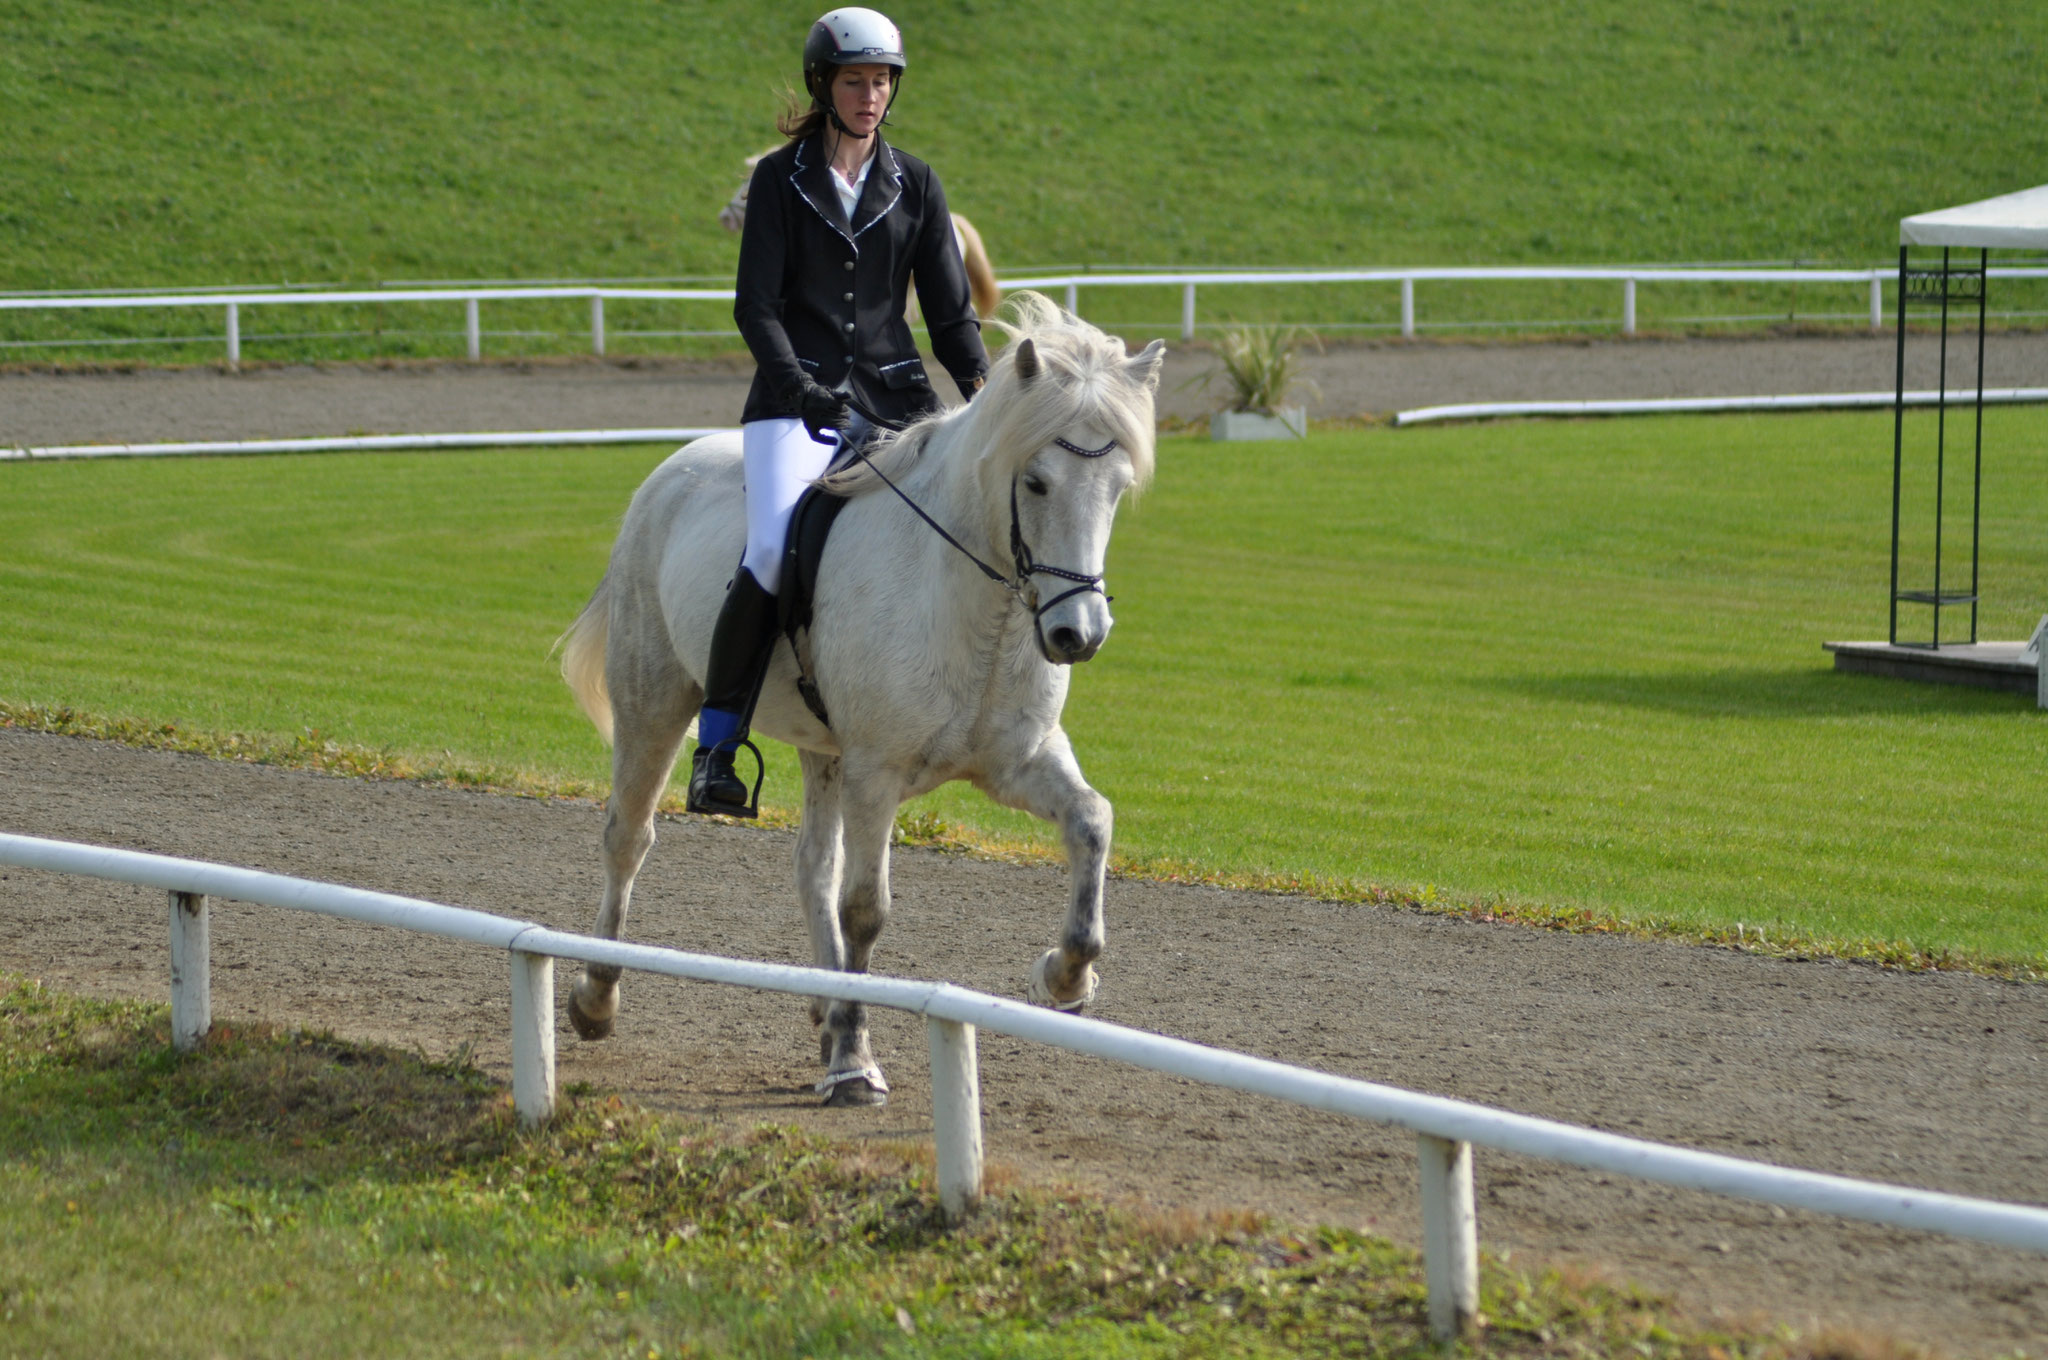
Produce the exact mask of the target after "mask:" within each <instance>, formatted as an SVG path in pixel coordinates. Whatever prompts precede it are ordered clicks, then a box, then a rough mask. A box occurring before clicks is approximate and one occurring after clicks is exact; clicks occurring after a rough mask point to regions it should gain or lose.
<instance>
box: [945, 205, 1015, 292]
mask: <svg viewBox="0 0 2048 1360" xmlns="http://www.w3.org/2000/svg"><path fill="white" fill-rule="evenodd" d="M953 235H954V236H955V237H957V238H958V239H959V242H960V258H961V259H962V260H963V261H964V262H965V263H966V265H967V291H968V292H969V293H970V294H971V295H972V296H973V298H974V310H975V312H976V313H977V314H978V315H980V316H992V315H994V313H995V310H996V308H997V307H998V306H1000V305H1002V301H1003V290H1002V289H1001V288H999V287H997V286H996V267H995V266H994V265H993V264H990V263H989V258H988V247H987V246H985V245H983V244H982V243H981V233H980V232H978V231H976V230H975V229H974V224H973V223H972V222H970V221H968V220H967V219H966V218H964V217H962V216H961V215H960V214H959V213H954V214H953Z"/></svg>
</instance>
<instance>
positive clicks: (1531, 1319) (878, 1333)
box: [0, 975, 1833, 1360]
mask: <svg viewBox="0 0 2048 1360" xmlns="http://www.w3.org/2000/svg"><path fill="white" fill-rule="evenodd" d="M167 1019H168V1018H167V1016H166V1014H165V1011H164V1008H163V1007H161V1006H139V1005H134V1004H106V1003H95V1002H86V1001H80V1000H78V999H75V998H71V997H66V996H62V995H58V994H53V993H51V992H48V991H46V990H44V989H43V988H41V987H40V986H37V985H35V984H33V983H26V982H24V981H23V980H22V979H19V978H11V977H8V976H5V975H0V1327H4V1332H0V1335H4V1336H5V1338H6V1339H5V1342H4V1343H0V1349H4V1350H5V1351H6V1352H7V1353H8V1354H9V1355H37V1356H49V1357H69V1356H77V1357H90V1358H91V1360H99V1357H102V1356H107V1355H120V1356H124V1357H158V1356H162V1357H178V1356H211V1355H221V1354H232V1355H237V1356H251V1357H257V1356H266V1357H267V1356H279V1357H292V1360H302V1358H303V1357H321V1356H354V1355H361V1354H364V1353H366V1351H374V1352H375V1353H377V1354H380V1355H391V1356H437V1357H438V1356H502V1355H512V1354H517V1355H522V1356H555V1355H564V1356H567V1355H575V1356H615V1357H619V1358H620V1360H673V1357H683V1356H762V1357H785V1356H797V1355H805V1356H819V1357H823V1356H836V1355H858V1356H890V1357H896V1358H897V1360H923V1358H925V1357H961V1358H962V1360H965V1358H966V1357H996V1356H1003V1357H1032V1358H1034V1360H1062V1358H1064V1357H1073V1358H1074V1360H1082V1358H1083V1357H1085V1358H1086V1360H1097V1358H1098V1357H1116V1358H1121V1360H1143V1358H1145V1357H1153V1356H1160V1357H1166V1356H1181V1357H1246V1360H1255V1358H1257V1357H1268V1356H1271V1357H1280V1356H1294V1355H1332V1354H1345V1355H1362V1356H1363V1355H1369V1356H1374V1357H1384V1358H1385V1360H1401V1358H1403V1357H1412V1358H1413V1360H1422V1357H1427V1356H1434V1355H1438V1354H1442V1353H1443V1352H1441V1351H1439V1350H1438V1349H1437V1348H1436V1347H1435V1346H1434V1345H1433V1344H1432V1343H1431V1342H1429V1341H1428V1340H1427V1336H1426V1331H1427V1328H1426V1307H1425V1303H1424V1299H1425V1289H1424V1286H1423V1283H1422V1279H1421V1274H1422V1271H1421V1263H1420V1262H1419V1261H1418V1260H1417V1259H1416V1257H1415V1255H1414V1254H1413V1253H1411V1252H1408V1251H1404V1250H1402V1249H1400V1248H1398V1247H1395V1246H1393V1245H1391V1244H1389V1243H1387V1242H1384V1241H1381V1240H1378V1239H1374V1238H1367V1237H1363V1236H1360V1235H1359V1234H1357V1233H1353V1232H1346V1231H1339V1230H1333V1229H1326V1230H1321V1231H1298V1230H1289V1229H1287V1228H1286V1227H1284V1226H1282V1225H1271V1224H1263V1223H1259V1222H1256V1221H1254V1220H1251V1219H1249V1218H1241V1219H1240V1220H1238V1221H1227V1220H1222V1219H1219V1220H1216V1221H1212V1222H1200V1221H1185V1222H1177V1223H1168V1222H1161V1221H1157V1220H1151V1219H1147V1218H1146V1217H1145V1216H1143V1215H1140V1214H1137V1213H1134V1212H1132V1211H1129V1210H1125V1209H1117V1208H1111V1207H1107V1206H1105V1205H1103V1204H1102V1203H1101V1202H1099V1201H1096V1200H1091V1199H1088V1198H1085V1197H1082V1196H1078V1195H1075V1196H1056V1195H1051V1194H1047V1193H1044V1192H1041V1191H1032V1190H1021V1189H1015V1188H1010V1189H997V1190H995V1191H993V1192H992V1193H991V1194H990V1195H989V1197H988V1198H987V1199H986V1200H985V1201H984V1204H983V1207H982V1209H981V1211H980V1212H979V1213H978V1214H977V1215H976V1216H975V1217H974V1218H973V1219H972V1220H970V1221H969V1223H968V1224H966V1225H965V1226H964V1227H949V1226H948V1225H947V1224H946V1223H945V1221H944V1220H943V1218H942V1217H941V1215H940V1213H939V1212H938V1206H937V1203H936V1197H935V1195H934V1194H933V1192H932V1189H931V1184H930V1171H929V1167H928V1165H926V1164H924V1163H923V1162H922V1161H921V1159H920V1158H919V1157H918V1155H917V1153H916V1152H915V1151H914V1150H911V1149H900V1150H895V1151H890V1150H875V1149H866V1150H859V1149H853V1148H848V1147H844V1146H837V1145H834V1144H832V1143H829V1142H827V1141H825V1140H823V1139H820V1138H816V1137H811V1136H807V1135H804V1134H800V1133H797V1132H795V1131H793V1130H789V1129H779V1128H773V1127H768V1126H763V1127H762V1128H761V1129H759V1130H757V1131H755V1133H754V1134H753V1135H752V1136H749V1137H739V1138H735V1137H730V1136H722V1135H720V1134H718V1133H716V1132H714V1131H712V1130H708V1129H704V1128H701V1127H696V1126H693V1125H690V1124H688V1123H686V1122H684V1121H681V1120H677V1119H673V1118H664V1117H661V1116H656V1115H652V1114H649V1113H648V1112H646V1111H644V1110H640V1109H637V1108H633V1107H629V1106H624V1105H622V1104H621V1103H620V1102H619V1101H618V1100H616V1099H608V1098H605V1097H603V1096H601V1095H594V1094H592V1093H589V1092H583V1093H580V1094H579V1093H571V1094H570V1095H569V1096H568V1097H567V1098H566V1099H565V1100H564V1102H563V1104H562V1106H561V1108H560V1111H559V1114H558V1117H557V1119H556V1120H555V1122H554V1123H553V1124H552V1125H551V1126H550V1127H549V1128H548V1129H547V1130H546V1131H544V1132H540V1133H522V1132H521V1131H519V1130H518V1129H517V1128H516V1127H515V1126H514V1124H513V1122H512V1118H511V1109H510V1101H509V1099H508V1098H507V1096H506V1095H505V1093H504V1092H503V1091H502V1090H501V1089H498V1088H496V1087H494V1086H493V1084H492V1083H490V1082H488V1081H486V1080H484V1079H483V1078H482V1077H481V1076H480V1075H479V1074H478V1073H477V1072H476V1071H475V1070H474V1069H472V1068H468V1067H466V1066H464V1065H462V1064H461V1063H459V1062H457V1063H451V1064H446V1065H439V1064H428V1063H424V1062H421V1061H419V1060H418V1059H415V1058H408V1057H405V1056H403V1055H400V1054H395V1053H391V1052H389V1051H385V1050H379V1049H372V1048H363V1047H360V1046H355V1045H350V1044H345V1043H342V1042H339V1041H336V1040H334V1039H333V1038H331V1037H328V1036H320V1035H310V1034H303V1033H291V1032H277V1031H272V1030H266V1029H258V1030H252V1031H246V1032H234V1033H230V1032H227V1031H225V1030H219V1031H217V1032H216V1033H215V1034H214V1035H213V1036H212V1037H211V1038H210V1039H209V1040H208V1041H207V1043H205V1044H204V1045H203V1046H202V1047H201V1048H200V1049H199V1050H198V1051H197V1052H195V1053H193V1054H189V1055H186V1054H179V1053H176V1052H174V1051H173V1050H172V1049H171V1047H170V1045H169V1043H168V1042H167V1035H166V1031H167V1030H168V1023H167ZM1480 1308H1481V1311H1482V1314H1483V1315H1484V1316H1485V1317H1486V1319H1487V1332H1486V1343H1485V1353H1486V1354H1488V1355H1495V1356H1513V1357H1527V1358H1528V1360H1538V1358H1539V1357H1559V1358H1560V1360H1561V1358H1562V1357H1565V1356H1573V1357H1610V1356H1611V1357H1623V1356H1627V1357H1648V1358H1649V1360H1703V1358H1704V1357H1708V1356H1713V1355H1727V1354H1734V1355H1739V1356H1742V1357H1746V1358H1747V1360H1791V1358H1792V1357H1794V1356H1805V1355H1810V1354H1812V1352H1811V1351H1809V1350H1806V1349H1804V1348H1802V1347H1801V1346H1800V1345H1799V1344H1798V1341H1797V1339H1796V1338H1795V1337H1793V1336H1791V1335H1790V1334H1780V1335H1778V1336H1777V1337H1775V1338H1773V1339H1770V1340H1766V1339H1765V1338H1763V1337H1760V1336H1752V1337H1747V1338H1743V1337H1731V1336H1727V1335H1722V1334H1718V1333H1717V1334H1715V1335H1706V1334H1702V1333H1698V1332H1695V1331H1693V1330H1692V1329H1690V1328H1689V1327H1687V1326H1685V1325H1684V1324H1683V1323H1681V1322H1679V1321H1678V1320H1676V1319H1674V1318H1673V1317H1672V1316H1671V1314H1670V1312H1669V1311H1668V1309H1666V1308H1665V1307H1663V1306H1662V1305H1660V1304H1658V1303H1657V1302H1656V1301H1655V1300H1652V1299H1648V1298H1645V1297H1644V1296H1642V1295H1641V1294H1639V1293H1637V1292H1635V1291H1633V1290H1629V1289H1626V1288H1619V1289H1617V1288H1608V1287H1603V1286H1591V1287H1588V1286H1585V1285H1581V1284H1571V1283H1567V1282H1565V1281H1562V1280H1560V1278H1559V1277H1558V1276H1557V1275H1555V1274H1549V1273H1543V1272H1540V1271H1539V1272H1533V1273H1532V1272H1530V1271H1529V1270H1528V1269H1527V1268H1526V1267H1522V1268H1516V1269H1509V1268H1506V1267H1504V1266H1502V1265H1501V1264H1500V1263H1498V1262H1495V1261H1493V1260H1491V1259H1488V1260H1486V1261H1485V1262H1484V1268H1483V1270H1482V1274H1481V1294H1480ZM1713 1347H1719V1348H1720V1349H1710V1348H1713ZM1459 1353H1462V1354H1470V1353H1471V1352H1470V1351H1467V1350H1464V1349H1463V1348H1460V1351H1459ZM1831 1353H1833V1352H1831Z"/></svg>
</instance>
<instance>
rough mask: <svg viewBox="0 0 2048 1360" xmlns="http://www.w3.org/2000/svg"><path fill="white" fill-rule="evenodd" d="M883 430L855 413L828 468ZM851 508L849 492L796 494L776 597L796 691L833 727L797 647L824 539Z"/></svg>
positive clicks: (813, 594) (844, 462)
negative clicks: (841, 514)
mask: <svg viewBox="0 0 2048 1360" xmlns="http://www.w3.org/2000/svg"><path fill="white" fill-rule="evenodd" d="M879 433H880V430H879V429H878V428H877V427H876V426H875V425H873V424H872V423H870V422H869V421H868V420H866V419H864V418H863V417H862V415H861V413H860V412H858V411H856V412H854V413H853V415H852V417H851V419H850V421H849V428H848V429H847V431H846V437H845V438H844V439H843V440H842V441H841V442H840V446H839V452H837V453H836V454H834V455H833V457H832V461H831V463H830V464H829V465H827V467H826V469H825V470H826V471H827V472H828V473H829V472H837V471H839V470H840V469H841V468H843V467H845V466H846V465H847V464H848V463H850V462H852V461H853V460H854V459H855V458H857V457H859V455H860V451H861V450H862V449H864V448H866V447H867V446H868V444H870V443H871V442H873V440H874V439H875V437H876V436H877V435H878V434H879ZM845 508H846V497H844V496H834V495H830V494H828V493H826V492H823V491H820V490H819V489H818V488H817V487H815V486H812V487H806V488H805V489H804V494H803V495H801V496H799V497H797V502H796V508H795V509H794V510H792V511H790V513H789V536H788V537H787V538H786V539H784V540H783V547H782V583H781V584H782V589H781V591H780V592H779V593H778V594H777V595H776V597H775V617H776V622H777V623H778V624H780V625H781V628H782V635H783V636H784V637H786V638H788V639H789V650H790V652H791V654H792V655H794V656H795V657H796V675H797V679H796V691H797V693H798V694H799V695H801V696H802V697H803V701H804V707H805V708H808V709H809V710H811V713H812V714H813V715H814V716H815V717H816V718H817V719H818V721H819V722H821V723H823V724H825V726H827V727H830V726H831V725H832V719H831V718H830V717H829V716H827V714H826V712H825V696H824V695H823V694H821V693H819V691H818V686H817V682H816V681H814V680H812V679H811V677H810V675H809V674H808V673H807V672H806V671H805V670H804V658H803V653H802V652H801V651H800V650H798V648H797V634H798V633H801V632H803V631H804V630H806V629H808V628H809V627H810V626H811V601H812V600H813V599H815V598H816V597H817V590H818V563H819V561H820V560H821V559H822V558H823V557H824V556H825V540H826V539H827V538H829V537H830V536H831V533H832V524H833V521H835V520H837V519H838V518H839V512H840V511H841V510H844V509H845Z"/></svg>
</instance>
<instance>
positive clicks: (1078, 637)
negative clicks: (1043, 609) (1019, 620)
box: [1038, 623, 1109, 666]
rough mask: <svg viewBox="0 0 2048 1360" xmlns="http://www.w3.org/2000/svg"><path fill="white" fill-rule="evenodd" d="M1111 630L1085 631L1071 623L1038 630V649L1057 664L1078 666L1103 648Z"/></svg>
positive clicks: (1047, 658) (1048, 659)
mask: <svg viewBox="0 0 2048 1360" xmlns="http://www.w3.org/2000/svg"><path fill="white" fill-rule="evenodd" d="M1108 638H1109V630H1108V629H1107V628H1105V629H1103V630H1102V631H1101V632H1099V633H1094V632H1091V633H1084V632H1082V631H1081V630H1080V629H1079V628H1075V627H1073V626H1071V625H1069V624H1064V623H1063V624H1059V625H1057V626H1056V627H1052V628H1041V629H1039V630H1038V650H1039V651H1040V652H1041V653H1042V654H1043V655H1044V657H1045V659H1046V660H1047V661H1050V662H1052V664H1053V665H1055V666H1078V665H1080V664H1081V663H1082V662H1083V661H1086V660H1088V659H1089V658H1090V657H1092V656H1094V655H1095V654H1096V653H1097V652H1099V651H1101V650H1102V644H1103V643H1104V642H1105V641H1107V640H1108Z"/></svg>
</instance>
